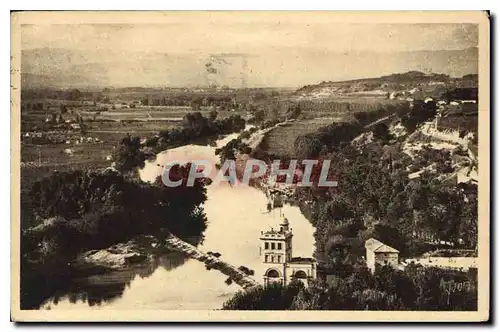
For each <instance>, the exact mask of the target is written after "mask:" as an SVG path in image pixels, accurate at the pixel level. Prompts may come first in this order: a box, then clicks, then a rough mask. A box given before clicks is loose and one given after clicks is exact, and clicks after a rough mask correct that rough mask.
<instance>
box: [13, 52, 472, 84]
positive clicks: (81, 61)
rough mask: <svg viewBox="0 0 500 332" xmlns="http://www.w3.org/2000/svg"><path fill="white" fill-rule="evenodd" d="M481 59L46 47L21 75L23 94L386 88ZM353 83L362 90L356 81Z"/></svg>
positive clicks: (466, 55) (462, 69)
mask: <svg viewBox="0 0 500 332" xmlns="http://www.w3.org/2000/svg"><path fill="white" fill-rule="evenodd" d="M249 52H252V50H249ZM477 56H478V51H477V48H468V49H463V50H437V51H435V50H432V51H405V52H372V51H350V52H334V51H323V50H321V49H315V48H304V49H297V48H276V49H273V51H272V52H269V53H266V54H254V53H241V54H240V53H238V54H227V53H214V54H199V53H196V52H186V53H161V52H154V51H151V52H144V51H137V50H134V49H133V47H131V49H130V50H128V51H123V50H115V49H112V48H109V49H85V50H83V49H64V48H50V47H43V48H36V49H25V50H23V51H22V53H21V72H22V84H23V88H37V87H51V88H63V89H66V88H92V87H94V88H105V87H130V86H144V87H195V86H212V85H216V86H229V87H233V88H241V87H244V86H245V87H300V86H303V85H305V84H311V83H314V82H321V81H325V80H332V81H333V80H337V81H338V80H341V79H344V80H345V79H351V78H355V77H377V78H380V76H381V75H386V76H389V77H388V78H387V81H391V79H392V80H396V81H399V82H403V80H404V79H406V78H405V77H399V78H398V77H392V78H391V76H392V75H387V74H390V73H404V72H407V71H409V70H413V71H415V72H410V73H413V74H410V75H406V76H407V78H408V79H409V80H414V79H415V77H412V76H416V77H417V78H418V77H419V76H422V75H421V73H422V72H436V73H443V74H446V75H450V76H451V77H461V76H463V75H466V74H477V72H478V62H477ZM422 79H425V78H422ZM372 80H376V79H372ZM356 81H358V83H360V80H355V81H352V82H356ZM361 81H365V82H366V83H369V80H367V79H364V80H361ZM352 82H351V84H352Z"/></svg>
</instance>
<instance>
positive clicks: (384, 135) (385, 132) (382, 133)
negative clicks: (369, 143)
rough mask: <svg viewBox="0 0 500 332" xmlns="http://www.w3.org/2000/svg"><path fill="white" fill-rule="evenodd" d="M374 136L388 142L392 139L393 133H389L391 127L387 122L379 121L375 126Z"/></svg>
mask: <svg viewBox="0 0 500 332" xmlns="http://www.w3.org/2000/svg"><path fill="white" fill-rule="evenodd" d="M373 137H375V138H377V139H380V140H382V141H383V142H386V141H388V140H390V139H391V134H390V133H389V128H388V127H387V125H386V124H385V123H377V124H376V125H375V126H374V127H373Z"/></svg>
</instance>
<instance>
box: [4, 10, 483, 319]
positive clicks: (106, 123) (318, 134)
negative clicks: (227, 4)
mask: <svg viewBox="0 0 500 332" xmlns="http://www.w3.org/2000/svg"><path fill="white" fill-rule="evenodd" d="M489 26H490V17H489V14H488V12H486V11H484V12H481V11H474V12H473V11H469V12H467V11H464V12H451V11H450V12H430V11H429V12H372V13H368V12H333V11H293V12H292V11H233V12H231V11H149V12H146V11H135V12H134V11H132V12H119V11H100V12H85V11H81V12H78V11H59V12H43V11H38V12H37V11H24V12H23V11H20V12H12V13H11V142H12V143H11V144H12V147H11V172H12V173H11V174H12V175H11V179H12V180H11V183H12V185H11V195H12V196H11V197H12V198H11V201H12V203H11V204H12V212H11V225H12V230H11V233H12V235H11V236H12V239H11V241H12V245H11V248H12V249H11V250H12V253H11V280H12V281H11V289H12V295H11V317H12V319H13V320H14V321H164V322H173V321H239V322H245V321H283V322H293V321H318V322H319V321H353V322H362V321H471V322H473V321H474V322H479V321H487V320H488V319H489V317H490V314H489V312H490V304H489V303H490V252H489V250H490V207H489V205H490V199H489V195H490V193H489V192H490V169H489V164H490V155H489V154H490V123H489V120H490V104H489V103H490V59H489V56H490V27H489Z"/></svg>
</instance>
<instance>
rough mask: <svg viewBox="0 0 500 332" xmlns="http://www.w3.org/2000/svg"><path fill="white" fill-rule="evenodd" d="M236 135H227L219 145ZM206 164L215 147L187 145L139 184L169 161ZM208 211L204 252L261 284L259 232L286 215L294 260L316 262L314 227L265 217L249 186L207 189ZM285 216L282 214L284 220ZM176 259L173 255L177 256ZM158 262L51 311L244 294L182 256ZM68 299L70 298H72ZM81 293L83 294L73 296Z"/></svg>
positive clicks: (60, 301) (189, 303) (162, 304)
mask: <svg viewBox="0 0 500 332" xmlns="http://www.w3.org/2000/svg"><path fill="white" fill-rule="evenodd" d="M236 136H237V135H229V136H228V137H226V138H225V139H224V141H219V142H218V144H217V145H218V146H222V145H224V144H225V143H226V142H228V141H229V140H231V139H233V138H235V137H236ZM195 159H203V160H209V161H213V162H214V164H215V163H216V162H218V160H219V158H218V156H216V155H215V147H211V146H195V145H188V146H183V147H179V148H176V149H171V150H168V151H166V152H162V153H160V154H159V155H158V158H157V160H156V161H148V162H146V167H145V168H144V169H143V170H141V172H140V175H141V179H142V180H144V181H148V180H149V181H151V180H154V179H156V177H157V176H158V175H160V174H161V172H162V167H158V164H160V165H164V164H165V163H167V162H169V161H174V160H177V161H182V160H186V161H188V160H195ZM207 197H208V199H207V201H206V202H205V204H204V210H205V213H206V215H207V219H208V227H207V230H206V231H205V234H204V235H205V238H204V241H203V243H202V244H201V245H200V246H199V247H200V249H201V250H203V251H205V252H208V251H212V252H219V253H221V255H222V257H221V258H222V259H223V260H224V261H226V262H227V263H230V264H232V265H234V266H236V267H239V266H241V265H244V266H246V267H248V268H250V269H252V270H254V271H255V275H254V278H255V279H256V280H257V281H259V282H260V281H261V280H262V276H263V274H264V267H263V264H261V257H260V255H259V240H258V239H259V235H260V231H261V230H267V229H269V228H270V227H277V225H278V224H279V222H280V221H281V219H282V218H283V215H286V217H287V218H288V219H289V220H290V226H291V228H292V230H293V234H294V240H293V241H294V242H293V255H294V256H302V257H312V255H313V251H314V237H313V233H314V228H313V227H312V225H311V224H310V223H309V221H308V220H307V219H306V218H305V217H304V216H303V215H302V213H301V212H300V209H299V208H298V207H294V206H290V205H286V204H285V205H284V207H283V209H282V210H281V211H280V210H274V211H271V213H268V212H267V198H266V196H265V194H264V193H263V192H261V191H260V190H258V189H255V188H252V187H249V186H247V185H242V184H238V185H236V186H234V187H232V186H230V185H229V184H228V183H225V182H222V183H220V184H218V185H213V184H212V185H210V186H208V188H207ZM282 214H283V215H282ZM173 255H175V256H173ZM173 255H166V256H162V257H159V258H158V260H157V261H156V262H155V264H156V265H152V266H147V267H141V268H139V269H133V270H129V271H120V272H113V273H109V274H106V275H101V276H94V277H90V278H84V280H82V281H79V282H76V283H74V285H73V287H72V288H71V289H70V290H69V291H67V292H65V293H64V294H65V295H64V296H62V297H61V296H59V297H58V298H57V303H56V302H55V301H51V302H49V305H48V306H45V307H50V308H52V309H88V308H89V305H90V308H100V309H157V310H158V309H160V310H161V309H163V310H174V309H199V310H201V309H203V310H207V309H220V308H221V307H222V304H223V303H224V302H225V301H226V300H228V299H229V298H230V297H231V296H232V295H233V294H234V293H236V292H237V291H238V290H240V288H239V286H238V285H236V284H235V283H233V284H231V285H227V284H226V283H225V280H226V279H227V277H226V276H225V275H224V274H222V273H221V272H219V271H216V270H210V271H208V270H207V269H206V268H205V265H204V264H203V263H201V262H199V261H196V260H193V259H187V260H186V259H185V258H184V257H183V256H182V255H180V254H173ZM68 294H71V298H70V297H69V295H68ZM75 294H79V295H75Z"/></svg>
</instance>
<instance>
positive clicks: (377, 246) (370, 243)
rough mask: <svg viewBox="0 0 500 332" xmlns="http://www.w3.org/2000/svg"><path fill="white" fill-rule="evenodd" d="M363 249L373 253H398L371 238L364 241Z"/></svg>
mask: <svg viewBox="0 0 500 332" xmlns="http://www.w3.org/2000/svg"><path fill="white" fill-rule="evenodd" d="M365 248H366V249H369V250H371V251H373V252H392V253H399V250H396V249H394V248H392V247H389V246H388V245H387V244H384V243H382V242H380V241H379V240H377V239H374V238H371V239H369V240H366V242H365Z"/></svg>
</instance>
